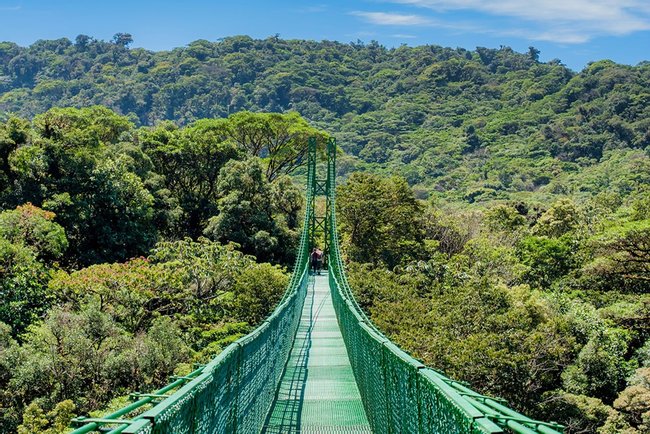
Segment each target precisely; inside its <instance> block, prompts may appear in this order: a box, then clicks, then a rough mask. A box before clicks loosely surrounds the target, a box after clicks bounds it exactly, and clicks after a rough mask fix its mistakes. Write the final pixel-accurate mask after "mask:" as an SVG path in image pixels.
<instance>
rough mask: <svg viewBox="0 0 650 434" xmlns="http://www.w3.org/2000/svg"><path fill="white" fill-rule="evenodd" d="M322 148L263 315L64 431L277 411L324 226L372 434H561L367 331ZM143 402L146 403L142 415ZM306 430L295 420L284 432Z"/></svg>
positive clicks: (338, 311) (171, 429) (235, 421)
mask: <svg viewBox="0 0 650 434" xmlns="http://www.w3.org/2000/svg"><path fill="white" fill-rule="evenodd" d="M326 150H327V155H328V158H327V179H326V180H322V181H319V180H317V179H316V142H315V140H310V143H309V153H308V172H307V178H308V179H307V185H308V188H307V207H306V213H305V219H304V227H303V232H302V236H301V241H300V247H299V250H298V253H297V258H296V264H295V267H294V272H293V276H292V279H291V282H290V284H289V286H288V288H287V290H286V292H285V295H284V297H283V299H282V301H281V302H280V304H279V305H278V306H277V307H276V309H275V310H274V311H273V313H272V314H271V315H270V316H269V318H268V319H267V320H266V321H264V322H263V323H262V324H261V325H260V326H259V327H258V328H257V329H255V330H254V331H253V332H252V333H250V334H249V335H247V336H245V337H243V338H241V339H239V340H238V341H236V342H235V343H233V344H231V345H230V346H228V347H227V348H226V349H225V350H224V351H223V352H222V353H221V354H219V355H218V356H217V357H216V358H215V359H214V360H212V361H211V362H210V363H208V364H207V365H205V366H201V367H199V368H197V369H196V370H195V371H194V372H192V373H191V374H189V375H188V376H186V377H180V378H175V379H174V381H173V382H171V383H170V384H169V385H167V386H166V387H164V388H162V389H160V390H158V391H156V392H154V393H151V394H134V399H136V401H135V402H134V403H133V404H131V405H129V406H127V407H124V408H122V409H120V410H118V411H116V412H114V413H112V414H110V415H108V416H106V417H105V418H92V419H90V418H77V419H76V420H75V421H74V423H75V424H76V425H77V426H79V428H77V429H76V430H75V431H73V433H72V434H83V433H89V432H96V431H101V432H108V433H131V434H133V433H138V434H139V433H174V434H176V433H178V434H185V433H188V434H189V433H206V434H207V433H260V432H261V431H262V430H263V429H264V424H265V421H267V418H268V417H269V416H270V411H271V409H273V408H275V407H276V406H275V405H274V403H275V402H276V399H278V398H277V397H278V393H279V388H281V380H282V378H283V376H285V378H286V373H287V372H288V371H286V370H287V369H289V368H288V367H287V366H288V364H287V362H288V361H289V358H290V354H291V353H292V349H293V351H294V353H295V352H298V353H299V354H302V353H300V351H296V349H295V348H294V345H299V346H300V345H305V340H306V339H311V337H306V336H305V335H304V334H299V337H298V339H299V340H300V341H301V342H302V344H295V343H294V342H295V341H296V339H297V338H296V334H297V332H298V330H299V328H300V327H302V330H304V329H305V328H306V327H305V326H306V325H305V324H301V315H302V318H303V319H302V321H303V322H304V321H305V318H310V316H309V315H306V316H305V315H304V313H303V307H304V306H305V298H306V296H307V293H308V291H307V286H308V284H309V282H310V276H309V250H310V247H311V245H312V244H313V243H314V236H315V232H316V231H322V232H323V234H322V235H324V239H325V247H326V252H327V259H328V278H329V295H328V296H327V297H328V298H329V297H331V303H332V304H333V307H334V312H335V316H336V319H337V321H336V322H338V327H336V325H335V326H334V327H335V328H338V329H340V334H341V335H342V338H343V342H344V346H345V349H344V350H343V352H344V353H345V352H347V356H348V357H349V362H350V366H351V369H352V372H353V377H350V378H354V382H356V385H357V387H358V393H359V394H360V396H361V401H362V403H363V410H364V411H365V416H366V418H367V419H366V418H363V419H364V420H367V423H369V425H370V428H371V429H372V432H374V433H382V434H383V433H389V434H397V433H422V434H424V433H436V434H453V433H458V434H465V433H467V434H479V433H502V432H514V433H521V434H534V433H542V434H558V433H561V432H562V427H561V426H559V425H557V424H553V423H545V422H540V421H535V420H532V419H530V418H527V417H526V416H524V415H522V414H519V413H517V412H515V411H513V410H511V409H510V408H508V407H506V406H505V405H503V404H502V403H501V401H500V400H498V399H494V398H490V397H487V396H483V395H480V394H478V393H476V392H474V391H472V390H471V389H469V388H468V387H466V386H464V385H463V384H461V383H459V382H456V381H453V380H451V379H449V378H448V377H446V376H444V375H443V374H442V373H440V372H438V371H436V370H434V369H431V368H428V367H426V366H424V365H423V364H422V363H420V362H419V361H417V360H415V359H414V358H412V357H410V356H409V355H408V354H406V353H405V352H403V351H402V350H400V349H399V348H398V347H397V346H396V345H395V344H393V343H392V342H391V341H390V340H389V339H388V338H387V337H385V336H384V335H383V334H382V333H381V332H380V331H379V330H377V329H376V328H375V327H374V325H373V324H372V322H371V321H370V320H369V319H368V318H367V317H366V315H365V314H364V312H363V311H362V310H361V308H360V307H359V306H358V304H357V303H356V301H355V299H354V296H353V293H352V290H351V289H350V286H349V285H348V282H347V278H346V275H345V271H344V266H343V260H342V257H341V253H340V250H339V242H338V233H337V230H336V213H335V200H336V194H335V191H336V190H335V176H336V165H335V161H336V158H335V156H336V144H335V142H334V140H333V139H330V141H329V142H328V143H327V146H326ZM319 194H321V195H325V196H326V213H325V216H324V217H323V218H322V219H318V218H316V217H315V206H314V199H315V196H316V195H319ZM312 282H313V279H312ZM325 294H327V291H326V292H325ZM322 296H323V295H322V293H321V296H320V297H321V298H322ZM310 297H314V293H313V292H310ZM336 322H335V323H334V324H336ZM307 347H308V346H307ZM345 350H347V351H345ZM291 369H294V368H293V367H292V368H291ZM324 372H326V370H325V371H324ZM307 375H308V374H307ZM352 384H354V383H352ZM172 392H173V393H172ZM357 396H358V395H357ZM313 398H314V397H312V399H313ZM296 399H298V400H299V399H302V398H300V397H298V398H296ZM316 399H318V397H316ZM300 404H302V403H300ZM144 408H148V409H147V410H146V411H144V412H143V409H144ZM138 412H140V414H137V413H138ZM133 414H137V415H136V416H133ZM306 431H307V430H301V428H300V427H299V426H298V427H293V428H292V429H291V430H290V431H287V433H289V432H291V433H294V432H295V433H299V432H306ZM309 432H328V433H335V432H341V433H344V432H349V431H346V430H345V428H344V427H341V428H340V429H339V428H336V427H332V426H329V427H328V428H327V429H326V430H313V429H311V430H309Z"/></svg>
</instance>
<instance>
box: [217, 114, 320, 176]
mask: <svg viewBox="0 0 650 434" xmlns="http://www.w3.org/2000/svg"><path fill="white" fill-rule="evenodd" d="M228 124H229V130H230V135H231V137H232V139H233V140H234V141H235V143H237V145H238V146H240V147H241V148H242V149H244V150H245V151H246V152H247V153H248V154H249V155H251V156H255V157H260V158H262V160H263V161H264V163H265V175H266V179H267V180H268V181H273V180H274V179H276V178H277V177H278V176H280V175H282V174H291V173H292V172H293V171H294V170H295V169H296V168H298V167H299V166H301V165H302V164H304V160H305V156H306V154H307V142H308V139H309V137H313V136H316V137H317V140H319V141H321V143H322V142H324V140H326V139H327V135H326V134H325V133H324V132H322V131H319V130H317V129H316V128H313V127H311V126H309V124H308V123H307V121H306V120H305V119H303V118H302V117H301V116H300V115H299V114H298V113H296V112H289V113H284V114H280V113H251V112H247V111H243V112H239V113H235V114H234V115H231V116H229V117H228Z"/></svg>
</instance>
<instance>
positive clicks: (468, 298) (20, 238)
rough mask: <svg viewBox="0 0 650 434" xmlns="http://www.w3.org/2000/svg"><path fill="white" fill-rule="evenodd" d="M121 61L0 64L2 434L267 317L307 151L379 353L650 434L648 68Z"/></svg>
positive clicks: (450, 61) (411, 60) (533, 59)
mask: <svg viewBox="0 0 650 434" xmlns="http://www.w3.org/2000/svg"><path fill="white" fill-rule="evenodd" d="M131 42H132V40H131V37H130V35H126V34H118V35H116V37H115V38H114V40H113V41H111V42H104V41H98V40H95V39H93V38H90V37H88V36H85V35H80V36H78V37H77V38H76V40H75V41H74V42H71V41H69V40H67V39H59V40H54V41H38V42H36V43H34V44H33V45H31V46H29V47H19V46H17V45H16V44H13V43H8V42H5V43H0V293H1V294H2V298H1V299H0V322H1V323H3V324H0V432H4V431H8V432H11V431H14V430H16V429H19V430H20V432H24V433H29V432H43V431H46V430H47V431H46V432H50V433H52V434H54V433H58V432H61V431H63V426H64V425H65V424H66V421H67V420H69V418H70V415H71V414H73V413H74V414H86V413H89V412H93V411H99V410H101V409H102V408H105V407H106V406H107V405H109V406H111V405H113V406H116V405H120V404H121V403H124V400H123V398H120V397H122V396H123V395H124V394H126V393H128V392H130V391H133V390H136V389H141V390H150V389H151V388H153V387H155V386H156V385H158V384H161V383H162V382H164V381H165V380H166V378H167V376H168V375H169V374H171V373H173V372H174V371H176V372H187V370H188V369H189V368H188V366H189V364H190V363H191V362H193V361H202V360H205V359H207V358H209V357H210V355H212V354H214V353H215V352H218V351H219V350H220V348H222V347H223V345H225V344H227V343H228V342H230V341H231V340H232V339H234V338H236V337H237V336H239V335H241V334H242V333H245V332H246V331H247V330H250V327H252V326H253V325H254V324H255V323H257V322H258V321H259V320H260V319H261V318H263V317H264V316H265V315H266V314H267V313H268V311H269V309H270V308H271V307H272V306H273V304H274V303H275V301H276V300H277V299H278V297H279V294H280V292H281V290H282V288H283V287H284V284H285V282H286V276H287V274H286V271H285V270H284V269H282V268H280V266H286V265H287V264H290V263H291V261H292V254H293V250H294V248H295V245H296V237H297V234H298V231H299V230H300V228H299V227H298V226H299V221H300V211H301V207H302V194H301V191H300V189H299V188H296V187H295V186H294V183H293V182H292V179H291V178H289V177H288V176H287V175H291V174H295V173H299V171H300V169H299V166H300V164H301V163H302V161H303V157H304V150H305V148H304V143H305V138H306V137H307V136H308V135H310V134H320V135H323V133H321V132H319V130H318V129H317V128H322V129H326V130H327V131H329V132H330V133H332V134H333V135H335V136H336V137H337V139H338V142H339V145H341V147H342V148H343V150H344V153H343V154H342V155H341V156H340V157H339V174H340V175H343V177H344V178H345V177H348V180H347V182H346V183H345V184H344V185H342V186H341V190H340V192H339V206H340V208H339V218H340V221H341V224H342V227H341V229H342V231H343V234H344V242H345V246H344V248H345V251H346V255H347V257H348V259H349V261H350V263H349V268H350V275H351V283H352V285H353V287H355V289H356V290H357V296H358V297H359V300H360V302H361V303H362V305H363V307H364V308H365V309H366V310H367V311H368V313H369V314H370V315H371V317H372V319H373V320H374V321H375V322H376V323H377V325H378V326H379V327H380V328H381V329H382V330H384V331H385V332H386V333H387V334H388V335H390V336H391V338H393V339H394V340H395V341H396V342H397V343H399V344H400V345H401V346H403V347H404V348H405V349H406V350H408V351H409V352H411V353H412V354H414V355H415V356H417V357H419V358H421V359H422V360H424V361H425V362H427V363H428V364H431V365H432V366H435V367H436V368H439V369H441V370H444V371H445V372H447V373H448V374H449V375H451V376H452V377H454V378H458V379H462V380H466V381H468V382H469V383H471V385H472V387H474V388H476V389H478V390H480V391H481V392H484V393H488V394H493V395H497V396H502V397H504V398H506V399H508V400H509V402H510V403H511V404H512V405H514V406H516V407H517V408H518V409H520V410H522V411H524V412H526V413H527V414H530V415H533V416H536V417H540V418H543V419H549V420H556V421H558V422H561V423H564V424H566V425H567V426H568V427H569V428H568V430H567V431H568V432H569V433H595V432H599V433H601V434H608V433H617V432H623V433H627V434H638V433H648V432H650V347H649V346H650V343H648V342H649V340H648V338H649V334H650V326H648V324H650V295H649V294H650V286H649V282H650V253H649V252H650V247H649V246H650V202H649V201H648V192H649V188H650V187H649V186H650V64H649V63H642V64H640V65H637V66H624V65H617V64H614V63H613V62H610V61H606V60H603V61H598V62H594V63H592V64H590V65H588V66H587V67H586V68H585V69H584V70H583V71H581V72H579V73H576V72H574V71H571V70H569V69H567V68H566V67H565V66H563V65H562V63H561V62H560V61H558V60H554V61H551V62H548V63H541V62H539V60H538V54H539V53H538V51H537V50H535V49H534V48H532V47H531V50H530V52H528V53H523V54H522V53H516V52H514V51H512V50H511V49H510V48H508V47H501V48H499V49H488V48H481V47H479V48H477V49H476V50H475V51H468V50H465V49H460V48H459V49H450V48H443V47H438V46H420V47H407V46H402V47H399V48H394V49H386V48H384V47H382V46H380V45H379V44H377V43H375V42H372V43H370V44H363V43H361V42H358V43H352V44H341V43H336V42H327V41H324V42H312V41H286V40H281V39H279V38H276V37H273V38H268V39H265V40H254V39H251V38H248V37H243V36H238V37H232V38H226V39H224V40H221V41H219V42H214V43H213V42H208V41H203V40H201V41H195V42H193V43H191V44H189V45H188V46H187V47H183V48H178V49H175V50H172V51H165V52H150V51H147V50H143V49H131V48H129V45H130V43H131ZM64 106H73V107H78V108H81V109H73V108H59V107H64ZM106 107H108V108H106ZM262 112H265V113H262ZM272 112H278V113H284V114H274V113H272ZM303 117H304V118H303ZM355 172H360V173H355ZM395 173H399V174H400V175H402V176H401V177H390V176H388V175H392V174H395ZM231 243H236V244H231ZM271 263H272V264H276V265H271ZM170 342H171V343H173V344H172V345H170V344H169V343H170ZM112 398H115V399H116V401H115V402H113V403H109V402H108V401H109V400H110V399H112ZM93 414H95V413H93ZM19 426H20V427H19Z"/></svg>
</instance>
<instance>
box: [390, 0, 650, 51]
mask: <svg viewBox="0 0 650 434" xmlns="http://www.w3.org/2000/svg"><path fill="white" fill-rule="evenodd" d="M387 1H388V2H389V3H400V4H407V5H412V6H418V7H423V8H428V9H431V10H433V11H435V12H438V13H440V14H444V13H445V12H449V11H458V10H469V11H473V12H479V13H483V14H487V15H489V16H492V17H500V18H506V19H516V20H520V21H523V23H521V22H519V23H516V24H512V23H510V26H512V28H510V29H508V28H503V27H502V26H501V25H502V23H500V28H499V29H496V28H495V29H486V31H487V32H488V33H499V34H504V35H505V34H513V33H518V34H520V35H521V36H524V37H527V38H528V39H535V40H545V41H555V42H564V43H583V42H587V41H589V40H590V39H591V38H593V37H595V36H598V35H617V36H618V35H628V34H630V33H634V32H637V31H643V30H650V3H648V0H387ZM522 25H525V26H526V28H525V30H522V29H520V27H521V26H522Z"/></svg>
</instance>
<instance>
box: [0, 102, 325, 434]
mask: <svg viewBox="0 0 650 434" xmlns="http://www.w3.org/2000/svg"><path fill="white" fill-rule="evenodd" d="M314 134H315V135H320V134H321V133H320V132H319V131H318V130H315V129H314V128H312V127H310V126H308V125H307V123H306V121H305V120H304V119H302V118H301V117H300V116H299V115H297V114H296V113H289V114H286V115H283V114H253V113H250V112H240V113H237V114H235V115H232V116H230V117H229V118H227V119H217V120H201V121H197V122H194V123H192V124H190V125H188V126H186V127H184V128H178V127H176V126H174V125H173V124H171V123H162V124H160V125H159V126H157V127H155V128H141V129H136V128H135V127H134V125H133V124H132V123H131V122H130V121H129V120H128V118H126V117H124V116H120V115H117V114H116V113H114V112H112V111H110V110H108V109H106V108H103V107H97V106H95V107H89V108H83V109H74V108H66V109H60V108H55V109H51V110H49V111H47V112H46V113H44V114H42V115H38V116H36V117H35V118H34V119H33V121H31V122H29V121H26V120H22V119H19V118H16V117H11V118H9V119H8V120H7V121H6V122H3V123H0V181H1V184H0V432H15V431H16V430H18V432H20V433H38V432H47V433H50V434H56V433H59V432H63V431H64V429H65V427H66V426H67V424H68V422H69V420H70V417H71V416H72V415H73V414H87V413H89V412H91V414H92V412H93V411H98V410H101V409H102V408H104V407H106V406H107V405H109V404H110V401H111V399H113V398H115V399H116V400H117V401H116V402H114V403H113V404H110V405H113V406H117V405H120V404H122V405H124V404H125V401H124V396H125V395H126V394H128V393H129V392H133V391H136V390H141V391H143V392H145V391H146V392H148V391H151V390H152V389H154V388H155V387H156V386H159V385H161V384H164V383H166V382H167V381H168V378H169V376H170V375H171V374H173V373H175V372H179V373H181V374H182V373H187V372H188V371H189V370H190V367H191V365H192V363H193V362H206V361H207V360H209V359H210V358H211V357H213V356H214V355H215V354H217V353H219V352H220V351H221V349H222V348H223V347H224V346H225V345H227V344H228V343H230V342H232V341H233V340H234V339H236V338H237V337H239V336H241V335H242V334H244V333H247V332H248V331H250V330H251V327H252V326H254V325H256V324H258V323H260V322H261V321H262V320H263V319H264V318H265V317H266V316H267V315H268V313H269V312H270V310H271V309H272V308H273V307H274V306H275V304H276V303H277V302H278V300H279V299H280V297H281V295H282V291H283V290H284V288H285V287H286V285H287V282H288V273H287V270H286V268H285V266H286V265H289V264H290V263H291V261H292V260H293V255H294V250H295V247H296V245H297V239H298V236H299V233H300V230H301V228H300V227H299V223H300V222H301V218H300V212H301V209H302V206H303V203H302V202H303V198H302V193H301V191H300V190H299V189H298V188H297V187H296V186H295V185H294V183H293V181H292V180H291V179H290V178H289V177H288V176H287V175H288V174H289V173H292V172H293V170H294V169H295V168H296V167H298V166H299V165H300V162H301V161H302V159H303V156H304V153H305V150H306V138H307V136H310V135H314ZM271 263H272V264H275V265H272V264H271Z"/></svg>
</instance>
